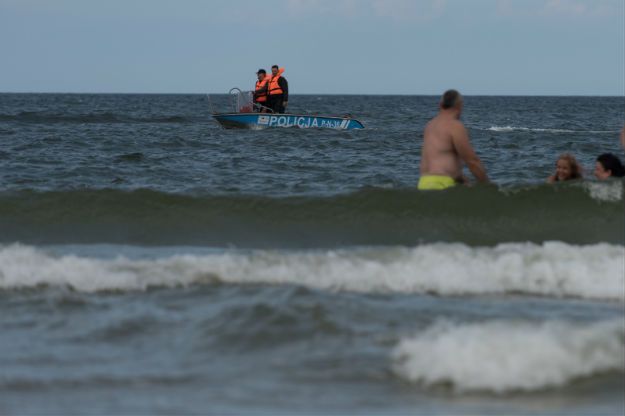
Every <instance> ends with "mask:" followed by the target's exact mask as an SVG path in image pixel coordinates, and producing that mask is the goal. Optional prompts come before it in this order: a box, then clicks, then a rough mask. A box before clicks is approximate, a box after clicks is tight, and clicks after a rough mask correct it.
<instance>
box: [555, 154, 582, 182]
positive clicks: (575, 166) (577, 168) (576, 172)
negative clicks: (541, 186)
mask: <svg viewBox="0 0 625 416" xmlns="http://www.w3.org/2000/svg"><path fill="white" fill-rule="evenodd" d="M560 160H566V161H567V163H568V164H569V166H570V167H571V176H570V177H569V179H567V180H570V179H582V178H583V171H584V169H583V168H582V165H580V164H579V163H578V162H577V159H575V156H573V155H572V154H570V153H563V154H561V155H560V157H559V158H558V161H560ZM556 180H557V179H556Z"/></svg>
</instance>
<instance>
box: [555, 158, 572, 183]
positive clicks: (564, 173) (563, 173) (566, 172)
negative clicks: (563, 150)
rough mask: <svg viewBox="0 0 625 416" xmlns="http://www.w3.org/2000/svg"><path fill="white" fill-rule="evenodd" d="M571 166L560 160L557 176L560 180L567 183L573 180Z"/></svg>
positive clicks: (557, 166) (557, 165)
mask: <svg viewBox="0 0 625 416" xmlns="http://www.w3.org/2000/svg"><path fill="white" fill-rule="evenodd" d="M571 171H572V169H571V164H570V163H569V162H568V161H566V160H564V159H560V160H558V162H557V163H556V175H557V176H558V180H561V181H566V180H568V179H570V178H571V173H572V172H571Z"/></svg>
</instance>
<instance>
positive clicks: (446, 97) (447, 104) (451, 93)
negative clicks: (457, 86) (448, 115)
mask: <svg viewBox="0 0 625 416" xmlns="http://www.w3.org/2000/svg"><path fill="white" fill-rule="evenodd" d="M460 100H462V95H460V93H459V92H458V91H456V90H447V91H445V94H443V98H441V107H443V108H444V109H445V110H447V109H449V108H453V107H455V106H456V105H457V104H458V102H459V101H460Z"/></svg>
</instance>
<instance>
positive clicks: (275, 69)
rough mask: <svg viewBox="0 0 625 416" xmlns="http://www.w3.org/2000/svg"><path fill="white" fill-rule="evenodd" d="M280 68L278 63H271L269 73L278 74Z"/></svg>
mask: <svg viewBox="0 0 625 416" xmlns="http://www.w3.org/2000/svg"><path fill="white" fill-rule="evenodd" d="M279 70H280V68H278V65H273V66H272V67H271V75H273V76H276V75H278V71H279Z"/></svg>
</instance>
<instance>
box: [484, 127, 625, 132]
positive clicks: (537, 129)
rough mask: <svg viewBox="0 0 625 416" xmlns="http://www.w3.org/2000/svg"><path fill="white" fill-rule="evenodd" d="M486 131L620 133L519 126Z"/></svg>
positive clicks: (490, 128)
mask: <svg viewBox="0 0 625 416" xmlns="http://www.w3.org/2000/svg"><path fill="white" fill-rule="evenodd" d="M485 130H486V131H497V132H512V131H533V132H538V133H589V134H593V133H618V131H612V130H568V129H541V128H530V127H518V126H491V127H489V128H487V129H485Z"/></svg>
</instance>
